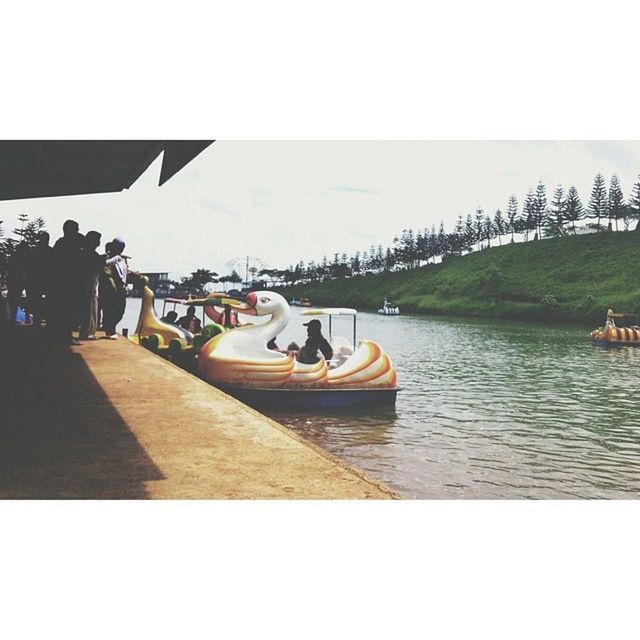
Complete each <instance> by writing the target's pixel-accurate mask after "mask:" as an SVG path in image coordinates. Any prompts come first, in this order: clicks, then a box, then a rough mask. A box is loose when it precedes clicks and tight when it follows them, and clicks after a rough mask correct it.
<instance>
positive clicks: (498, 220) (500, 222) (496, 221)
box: [493, 209, 507, 246]
mask: <svg viewBox="0 0 640 640" xmlns="http://www.w3.org/2000/svg"><path fill="white" fill-rule="evenodd" d="M493 227H494V229H495V232H496V235H497V236H498V242H499V243H500V246H502V236H503V234H504V233H505V232H506V230H507V228H506V223H505V219H504V218H503V217H502V211H500V209H498V210H496V214H495V216H493Z"/></svg>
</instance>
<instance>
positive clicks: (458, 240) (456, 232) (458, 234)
mask: <svg viewBox="0 0 640 640" xmlns="http://www.w3.org/2000/svg"><path fill="white" fill-rule="evenodd" d="M453 236H454V240H453V244H454V246H455V252H456V253H457V254H459V255H462V250H463V249H464V220H463V219H462V215H459V216H458V220H457V221H456V226H455V227H454V229H453Z"/></svg>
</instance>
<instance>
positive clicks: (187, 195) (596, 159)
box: [0, 141, 640, 278]
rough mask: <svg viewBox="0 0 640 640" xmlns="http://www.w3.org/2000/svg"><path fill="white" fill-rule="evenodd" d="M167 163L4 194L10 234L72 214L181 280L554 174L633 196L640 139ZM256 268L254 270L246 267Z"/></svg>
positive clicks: (362, 243)
mask: <svg viewBox="0 0 640 640" xmlns="http://www.w3.org/2000/svg"><path fill="white" fill-rule="evenodd" d="M160 164H161V159H158V161H156V162H155V163H154V164H153V165H152V166H151V167H150V168H149V170H148V171H147V172H146V173H145V174H144V175H143V176H142V177H141V178H140V179H139V180H138V182H137V183H135V184H134V185H133V187H132V188H131V189H129V190H128V191H124V192H122V193H116V194H104V195H92V196H72V197H65V198H41V199H36V200H16V201H11V202H0V220H4V221H5V222H4V225H3V227H4V229H5V233H6V232H7V231H8V230H10V229H12V228H13V227H14V226H15V224H16V223H17V216H18V214H19V213H21V212H23V211H24V212H25V213H27V214H28V215H29V216H30V217H36V216H42V217H43V218H44V219H45V221H46V222H47V229H48V230H49V231H50V233H51V236H52V241H53V240H55V239H56V238H57V237H59V235H60V233H61V227H62V223H63V222H64V220H66V219H67V218H73V219H76V220H77V221H78V222H79V224H80V230H81V231H82V232H86V231H89V230H90V229H96V230H98V231H101V232H102V234H103V241H106V240H109V239H111V238H112V237H114V236H116V235H120V236H122V237H123V238H124V239H125V241H126V243H127V253H128V254H129V255H131V256H132V257H133V261H132V262H131V266H132V268H134V269H139V270H141V271H168V272H169V273H170V274H171V276H172V277H174V278H177V277H179V276H182V275H186V274H188V273H189V272H190V271H193V270H195V269H197V268H201V267H202V268H208V269H211V270H213V271H216V272H217V273H219V274H221V275H222V274H224V273H228V272H229V268H228V267H226V266H225V263H227V262H228V261H230V260H231V259H233V258H235V257H240V256H245V255H249V256H255V257H258V258H261V259H262V260H263V261H264V262H265V263H267V265H268V266H270V267H286V266H288V265H289V264H291V263H295V262H297V261H298V260H305V261H308V260H311V259H315V260H320V259H322V256H323V255H325V254H326V255H327V256H329V257H330V256H332V255H333V253H336V252H340V253H342V252H346V253H349V254H351V253H354V252H355V251H358V250H360V251H362V250H367V249H368V248H369V246H370V245H371V244H374V245H378V244H383V245H384V246H387V245H388V244H390V243H391V241H392V238H393V236H394V234H399V233H400V232H401V231H402V229H403V228H406V227H411V228H413V229H414V230H417V229H419V228H423V227H425V226H431V225H432V224H436V225H437V224H439V222H440V220H444V222H445V225H446V227H447V228H451V227H452V226H453V224H454V223H455V219H456V217H457V215H458V214H463V215H464V216H466V215H467V214H468V213H472V212H473V211H474V210H475V209H476V208H477V207H479V206H480V207H482V208H484V209H485V211H487V212H491V213H493V212H495V210H496V209H497V208H501V209H502V210H503V211H504V210H505V209H506V204H507V199H508V197H509V195H510V194H511V193H515V194H516V196H517V198H518V202H519V204H521V203H522V201H523V197H524V195H525V193H526V191H527V189H528V188H529V187H532V186H533V187H534V186H535V184H536V183H537V181H538V180H540V179H542V180H543V181H544V182H545V184H546V185H547V193H548V197H549V199H551V196H552V194H553V190H554V188H555V186H556V184H558V183H561V184H563V185H564V186H565V188H568V187H569V186H571V185H575V186H576V187H577V189H578V191H579V193H580V196H581V198H582V200H583V203H585V204H586V202H587V200H588V197H589V193H590V190H591V184H592V180H593V176H594V175H595V173H596V172H598V171H600V172H602V173H603V174H604V175H605V177H606V179H607V183H608V180H609V178H610V176H611V175H612V174H613V173H617V174H618V176H619V178H620V180H621V183H622V188H623V191H624V194H625V197H626V196H627V195H628V194H629V191H630V189H631V187H632V185H633V183H634V182H635V180H636V179H637V176H638V174H639V173H640V142H604V141H600V142H538V141H531V142H529V141H526V142H480V141H478V142H464V141H456V142H445V141H438V142H346V141H340V142H266V141H265V142H225V141H221V142H216V143H215V144H213V145H212V146H211V147H209V148H208V149H207V150H205V151H204V152H203V153H202V154H201V155H200V156H198V157H197V158H196V159H195V160H194V161H193V162H192V163H191V164H190V165H188V166H187V167H186V168H185V169H183V170H182V171H181V172H180V173H178V174H177V175H176V176H175V177H173V178H172V179H171V180H170V181H169V182H168V183H166V184H165V185H163V186H162V187H158V186H157V184H158V175H159V171H160ZM243 275H244V274H243Z"/></svg>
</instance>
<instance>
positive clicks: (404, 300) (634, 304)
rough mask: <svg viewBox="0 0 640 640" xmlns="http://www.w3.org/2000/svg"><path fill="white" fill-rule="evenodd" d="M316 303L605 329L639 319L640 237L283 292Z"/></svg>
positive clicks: (461, 260) (511, 252)
mask: <svg viewBox="0 0 640 640" xmlns="http://www.w3.org/2000/svg"><path fill="white" fill-rule="evenodd" d="M282 292H283V293H284V294H285V295H286V296H287V297H289V298H290V297H292V296H296V297H301V296H306V297H308V298H310V299H311V300H312V302H313V303H314V304H318V305H326V306H329V305H331V306H351V307H356V308H358V309H377V308H379V307H380V306H381V305H382V301H383V299H384V298H385V296H386V297H387V298H388V299H389V300H392V301H393V302H394V303H396V304H398V305H399V306H400V308H401V311H403V312H413V313H431V314H450V315H473V316H488V317H501V318H522V319H540V320H553V321H563V322H584V323H587V324H594V325H598V324H602V323H603V321H604V315H605V313H606V310H607V308H609V307H611V308H613V309H614V311H625V312H634V313H638V312H640V233H634V232H625V233H623V232H618V233H597V234H595V233H594V234H589V235H582V236H570V237H564V238H553V239H547V240H539V241H532V242H527V243H516V244H506V245H504V246H502V247H492V248H490V249H485V250H482V251H479V252H477V253H471V254H469V255H465V256H460V257H453V258H449V259H447V260H446V261H445V262H444V263H443V264H438V265H427V266H425V267H421V268H419V269H414V270H411V271H401V272H394V273H385V274H378V275H368V276H359V277H354V278H345V279H342V280H333V281H329V282H322V283H317V284H313V285H296V286H294V287H292V288H287V289H285V290H282Z"/></svg>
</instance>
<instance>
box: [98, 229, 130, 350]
mask: <svg viewBox="0 0 640 640" xmlns="http://www.w3.org/2000/svg"><path fill="white" fill-rule="evenodd" d="M109 245H110V246H109V253H108V254H107V255H108V257H107V259H106V261H105V272H106V275H107V277H106V286H105V287H104V291H103V290H102V289H101V293H102V298H103V299H102V300H101V303H102V325H103V327H104V331H105V333H106V335H107V338H109V339H111V340H116V339H117V337H118V336H117V334H116V325H117V324H118V322H120V320H122V316H123V315H124V310H125V307H126V304H127V297H126V288H127V278H128V275H129V266H128V264H127V258H126V257H124V256H123V255H122V252H123V251H124V247H125V244H124V240H122V238H114V239H113V240H112V242H110V243H109Z"/></svg>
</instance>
